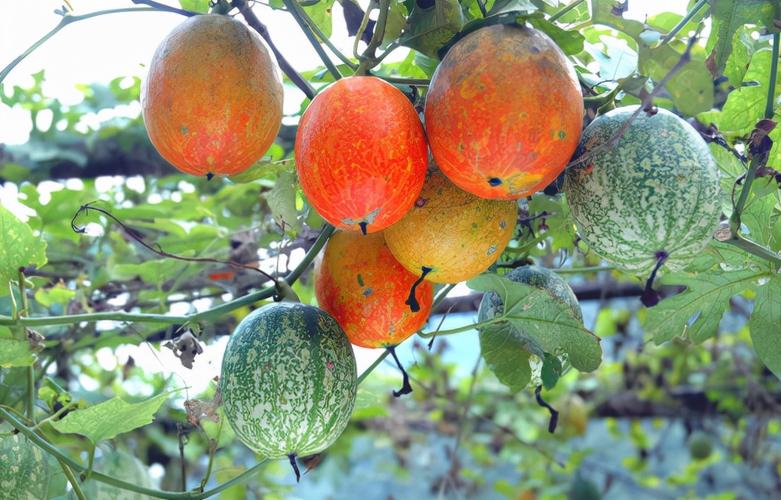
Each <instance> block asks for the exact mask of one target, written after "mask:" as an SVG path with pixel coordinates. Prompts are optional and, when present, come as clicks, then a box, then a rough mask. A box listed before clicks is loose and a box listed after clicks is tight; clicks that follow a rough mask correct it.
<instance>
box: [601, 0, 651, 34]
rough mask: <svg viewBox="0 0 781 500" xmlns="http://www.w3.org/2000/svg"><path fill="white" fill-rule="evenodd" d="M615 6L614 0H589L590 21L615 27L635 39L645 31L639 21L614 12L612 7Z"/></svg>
mask: <svg viewBox="0 0 781 500" xmlns="http://www.w3.org/2000/svg"><path fill="white" fill-rule="evenodd" d="M615 6H616V2H615V1H614V0H591V21H592V22H593V23H594V24H604V25H605V26H610V27H611V28H615V29H617V30H618V31H622V32H624V33H626V34H627V35H629V36H631V37H632V38H634V39H635V40H637V39H638V38H639V37H640V33H642V32H643V31H645V26H643V23H641V22H639V21H634V20H632V19H624V18H623V17H622V16H620V15H616V14H614V13H613V8H614V7H615Z"/></svg>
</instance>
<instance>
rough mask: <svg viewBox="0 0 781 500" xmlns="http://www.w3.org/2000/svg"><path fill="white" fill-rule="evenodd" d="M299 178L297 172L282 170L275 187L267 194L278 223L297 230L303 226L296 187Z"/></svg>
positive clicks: (267, 199)
mask: <svg viewBox="0 0 781 500" xmlns="http://www.w3.org/2000/svg"><path fill="white" fill-rule="evenodd" d="M297 186H298V180H297V178H296V174H294V173H293V172H291V171H284V170H283V171H281V172H280V173H279V175H278V176H277V181H276V182H275V183H274V187H273V188H271V191H269V192H268V193H267V194H266V201H268V206H269V208H271V213H272V214H273V215H274V218H275V219H276V220H277V222H278V223H280V224H282V223H284V224H285V227H286V228H288V229H290V228H292V229H293V230H295V231H297V230H299V229H300V228H301V221H300V220H299V218H298V211H297V210H296V188H297Z"/></svg>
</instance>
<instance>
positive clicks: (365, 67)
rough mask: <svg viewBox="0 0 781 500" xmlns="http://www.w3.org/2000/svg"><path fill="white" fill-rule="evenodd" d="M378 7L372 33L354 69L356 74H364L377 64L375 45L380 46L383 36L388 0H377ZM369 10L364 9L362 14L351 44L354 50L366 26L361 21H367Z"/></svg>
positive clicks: (388, 8)
mask: <svg viewBox="0 0 781 500" xmlns="http://www.w3.org/2000/svg"><path fill="white" fill-rule="evenodd" d="M379 9H380V13H379V14H378V15H377V24H375V25H374V33H372V38H371V40H369V43H368V44H367V45H366V50H364V51H363V55H362V56H361V57H359V59H360V61H361V63H360V64H359V65H358V69H356V70H355V74H356V75H366V74H368V73H369V70H370V69H372V68H373V67H374V66H376V65H377V62H378V61H377V56H376V53H377V47H379V46H380V44H381V43H382V39H383V38H384V37H385V25H386V24H387V21H388V12H389V11H390V0H379ZM370 10H371V9H366V14H365V15H364V16H363V20H361V27H360V28H359V30H358V33H357V34H356V36H355V40H356V42H355V44H354V45H353V48H354V49H355V51H356V52H357V49H358V41H359V40H360V39H361V37H360V34H361V33H363V30H364V29H366V27H365V26H363V21H366V22H367V23H368V21H367V19H368V17H369V11H370Z"/></svg>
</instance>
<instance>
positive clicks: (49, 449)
mask: <svg viewBox="0 0 781 500" xmlns="http://www.w3.org/2000/svg"><path fill="white" fill-rule="evenodd" d="M0 417H2V418H3V419H4V420H6V421H7V422H8V423H10V424H11V425H12V426H13V427H14V428H15V429H17V430H18V431H19V432H21V433H22V434H24V435H25V437H26V438H27V439H29V440H30V442H31V443H33V444H34V445H35V446H37V447H39V448H40V449H41V450H43V451H45V452H46V453H48V454H49V455H52V456H54V457H55V458H56V459H58V460H60V461H62V462H64V463H65V464H66V465H68V466H69V467H70V468H71V469H73V470H75V471H77V472H84V471H85V470H86V469H87V468H86V467H84V466H83V465H81V464H80V463H78V462H76V461H75V460H73V459H71V458H70V457H69V456H67V455H66V454H65V453H63V452H62V450H60V449H59V448H57V447H56V446H54V445H53V444H51V443H49V442H48V441H47V440H46V439H44V438H43V437H42V436H40V435H38V434H37V433H36V432H34V431H33V430H32V429H30V428H29V427H27V426H26V425H24V423H23V422H22V421H21V420H19V418H17V417H16V416H15V415H14V414H13V413H11V412H9V411H7V410H6V409H4V408H0ZM266 461H267V460H265V459H264V460H261V461H260V462H258V463H257V464H255V465H254V466H252V467H251V468H249V469H247V470H246V471H244V472H242V473H241V474H239V475H238V476H236V477H234V478H233V479H230V480H229V481H226V482H224V483H222V484H220V485H218V486H215V487H214V488H212V489H210V490H207V491H203V492H200V491H184V492H174V491H162V490H156V489H152V488H144V487H143V486H138V485H136V484H133V483H128V482H125V481H122V480H120V479H117V478H115V477H112V476H107V475H105V474H102V473H100V472H97V471H93V472H92V474H91V476H90V477H91V478H92V479H94V480H95V481H100V482H101V483H105V484H108V485H111V486H116V487H117V488H121V489H123V490H128V491H134V492H136V493H141V494H142V495H149V496H151V497H155V498H168V499H173V500H177V499H191V500H200V499H203V498H209V497H211V496H214V495H216V494H218V493H220V492H222V491H224V490H226V489H228V488H230V487H231V486H233V485H235V484H239V483H242V482H244V481H246V480H247V479H249V478H250V477H252V476H253V475H254V474H255V473H257V472H258V470H260V467H261V466H262V465H263V464H265V463H266Z"/></svg>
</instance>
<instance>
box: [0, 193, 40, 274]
mask: <svg viewBox="0 0 781 500" xmlns="http://www.w3.org/2000/svg"><path fill="white" fill-rule="evenodd" d="M0 234H1V235H3V241H2V244H0V289H3V290H7V289H8V283H9V281H12V280H13V281H16V280H18V279H19V269H20V268H22V267H27V266H32V265H34V266H38V267H41V266H43V265H44V264H46V242H45V241H43V240H42V239H41V238H38V237H36V236H34V235H33V231H32V229H30V226H28V225H27V224H25V223H24V222H22V221H20V220H19V219H18V218H17V217H16V216H15V215H14V214H12V213H11V212H10V211H9V210H8V209H7V208H5V207H4V206H2V205H0Z"/></svg>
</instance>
